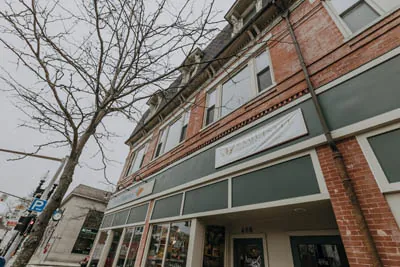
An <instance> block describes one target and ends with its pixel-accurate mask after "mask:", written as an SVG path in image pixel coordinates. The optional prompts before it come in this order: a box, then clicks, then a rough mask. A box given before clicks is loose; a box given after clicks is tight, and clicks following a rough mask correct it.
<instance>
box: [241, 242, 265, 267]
mask: <svg viewBox="0 0 400 267" xmlns="http://www.w3.org/2000/svg"><path fill="white" fill-rule="evenodd" d="M233 266H234V267H265V259H264V246H263V238H234V239H233Z"/></svg>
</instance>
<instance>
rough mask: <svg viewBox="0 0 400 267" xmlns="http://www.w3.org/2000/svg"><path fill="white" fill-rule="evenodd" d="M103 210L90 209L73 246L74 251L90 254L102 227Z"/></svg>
mask: <svg viewBox="0 0 400 267" xmlns="http://www.w3.org/2000/svg"><path fill="white" fill-rule="evenodd" d="M103 214H104V213H103V212H101V211H97V210H90V211H89V213H88V214H87V216H86V219H85V221H84V222H83V225H82V228H81V231H80V232H79V235H78V238H77V239H76V241H75V245H74V247H73V248H72V253H75V254H84V255H89V252H90V249H91V248H92V245H93V242H94V240H95V239H96V235H97V232H98V230H99V228H100V224H101V220H102V219H103Z"/></svg>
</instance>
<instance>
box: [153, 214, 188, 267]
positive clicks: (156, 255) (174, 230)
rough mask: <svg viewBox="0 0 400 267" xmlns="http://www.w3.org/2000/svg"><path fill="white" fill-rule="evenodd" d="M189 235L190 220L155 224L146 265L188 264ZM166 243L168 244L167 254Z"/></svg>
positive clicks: (178, 266) (168, 265)
mask: <svg viewBox="0 0 400 267" xmlns="http://www.w3.org/2000/svg"><path fill="white" fill-rule="evenodd" d="M189 236H190V222H189V221H186V222H178V223H172V224H162V225H154V226H153V232H152V236H151V243H150V248H149V252H148V256H147V262H146V267H161V266H165V267H184V266H186V259H187V250H188V245H189ZM166 244H168V245H167V252H166V254H165V247H166ZM164 258H165V260H164Z"/></svg>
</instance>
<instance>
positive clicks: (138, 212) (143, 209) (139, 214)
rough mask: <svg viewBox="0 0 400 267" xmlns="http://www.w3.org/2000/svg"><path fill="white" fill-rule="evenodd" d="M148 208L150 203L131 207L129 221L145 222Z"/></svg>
mask: <svg viewBox="0 0 400 267" xmlns="http://www.w3.org/2000/svg"><path fill="white" fill-rule="evenodd" d="M148 208H149V204H146V205H142V206H139V207H134V208H131V211H130V213H129V217H128V222H127V223H128V224H131V223H138V222H144V221H145V220H146V215H147V209H148Z"/></svg>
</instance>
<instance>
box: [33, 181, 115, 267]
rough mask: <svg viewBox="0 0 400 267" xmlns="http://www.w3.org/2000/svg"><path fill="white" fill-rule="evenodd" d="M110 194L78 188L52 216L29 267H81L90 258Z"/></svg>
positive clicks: (79, 186)
mask: <svg viewBox="0 0 400 267" xmlns="http://www.w3.org/2000/svg"><path fill="white" fill-rule="evenodd" d="M109 196H110V193H109V192H107V191H103V190H100V189H97V188H93V187H90V186H87V185H83V184H80V185H78V186H77V187H76V188H75V189H74V190H72V192H71V193H70V194H69V195H68V196H67V197H66V198H65V199H64V200H63V202H62V203H61V206H60V210H61V212H62V216H57V215H53V219H52V220H51V221H50V223H49V226H48V227H47V229H46V232H45V234H44V236H43V239H42V241H41V244H40V246H39V248H38V249H37V250H36V252H35V254H34V256H33V257H32V259H31V261H30V262H29V266H80V264H79V262H80V261H81V260H83V259H84V258H85V257H87V255H89V252H90V249H91V248H92V245H93V241H94V240H95V237H96V234H97V232H98V230H99V227H100V223H101V220H102V219H103V215H104V210H105V208H106V205H107V202H108V198H109Z"/></svg>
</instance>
